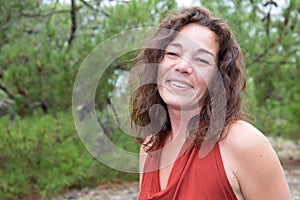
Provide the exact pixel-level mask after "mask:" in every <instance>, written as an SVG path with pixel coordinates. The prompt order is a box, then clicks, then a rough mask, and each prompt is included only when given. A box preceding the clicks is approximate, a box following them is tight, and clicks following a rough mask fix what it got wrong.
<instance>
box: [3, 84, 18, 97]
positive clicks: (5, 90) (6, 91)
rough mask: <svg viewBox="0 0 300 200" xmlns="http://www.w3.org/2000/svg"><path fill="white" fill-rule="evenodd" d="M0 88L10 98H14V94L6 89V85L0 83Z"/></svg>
mask: <svg viewBox="0 0 300 200" xmlns="http://www.w3.org/2000/svg"><path fill="white" fill-rule="evenodd" d="M0 90H2V91H3V92H4V93H5V94H6V95H7V96H8V97H9V98H10V99H14V98H15V97H14V95H12V94H11V93H10V92H9V91H8V89H7V88H6V87H4V86H3V85H1V83H0Z"/></svg>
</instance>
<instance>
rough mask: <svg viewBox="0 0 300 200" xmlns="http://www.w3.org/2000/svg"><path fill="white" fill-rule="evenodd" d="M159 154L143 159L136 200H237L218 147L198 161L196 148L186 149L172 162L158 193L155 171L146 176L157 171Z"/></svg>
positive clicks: (158, 187)
mask: <svg viewBox="0 0 300 200" xmlns="http://www.w3.org/2000/svg"><path fill="white" fill-rule="evenodd" d="M160 152H161V151H160V150H158V151H157V153H156V155H155V154H154V155H151V153H150V155H149V154H148V156H147V158H146V161H145V166H144V171H145V173H144V174H143V177H142V183H141V190H140V195H139V198H138V199H139V200H237V197H236V196H235V194H234V192H233V190H232V188H231V185H230V183H229V181H228V179H227V176H226V173H225V170H224V166H223V162H222V158H221V154H220V149H219V145H218V144H216V145H215V146H214V148H213V149H212V150H211V151H210V152H209V154H207V156H205V157H204V158H199V148H192V147H190V148H188V149H187V150H186V151H185V152H184V153H183V154H182V155H181V156H180V157H179V158H177V160H176V161H175V163H174V165H173V168H172V169H171V173H170V177H169V180H168V184H167V187H166V188H165V189H164V190H161V189H160V181H159V170H155V171H151V172H147V168H149V166H150V168H151V167H153V166H157V168H156V169H158V166H159V157H160Z"/></svg>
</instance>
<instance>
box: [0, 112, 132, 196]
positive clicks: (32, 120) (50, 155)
mask: <svg viewBox="0 0 300 200" xmlns="http://www.w3.org/2000/svg"><path fill="white" fill-rule="evenodd" d="M120 139H121V140H128V139H129V138H119V141H117V142H119V143H121V142H122V141H121V140H120ZM123 142H125V143H127V142H126V141H123ZM0 143H1V144H0V151H1V154H0V160H1V162H0V180H1V181H0V191H2V193H0V198H1V199H2V198H5V199H18V198H22V199H24V198H25V197H26V198H28V199H35V198H47V197H50V196H53V195H56V194H58V192H59V191H61V190H63V189H65V188H68V187H83V186H95V185H97V184H101V183H109V182H114V181H118V180H123V181H132V180H136V179H137V175H135V174H127V173H122V172H118V171H116V170H113V169H110V168H108V167H106V166H104V165H102V164H101V163H100V162H98V161H97V160H95V159H94V158H93V157H92V156H91V155H90V154H89V153H88V152H87V151H86V149H85V148H84V146H83V145H82V143H81V141H80V138H79V136H78V135H77V134H76V131H75V127H74V122H73V119H72V115H71V113H70V112H68V113H57V114H56V115H44V116H39V115H36V116H32V117H27V118H20V117H17V118H15V120H14V121H10V119H9V118H8V117H3V118H1V119H0Z"/></svg>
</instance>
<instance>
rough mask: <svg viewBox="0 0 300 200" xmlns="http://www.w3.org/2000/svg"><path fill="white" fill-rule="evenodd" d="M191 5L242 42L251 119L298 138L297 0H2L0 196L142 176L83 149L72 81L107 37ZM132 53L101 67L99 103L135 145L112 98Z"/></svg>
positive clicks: (110, 130) (108, 122) (120, 138)
mask: <svg viewBox="0 0 300 200" xmlns="http://www.w3.org/2000/svg"><path fill="white" fill-rule="evenodd" d="M190 5H203V6H206V7H207V8H209V9H210V10H211V11H212V12H213V13H214V14H215V15H216V16H218V17H221V18H223V19H225V21H226V22H227V23H228V24H229V25H230V27H231V28H232V30H233V32H234V33H235V35H236V37H237V40H238V42H239V43H240V45H241V46H242V48H243V50H244V53H245V58H246V63H247V77H248V85H247V93H246V94H245V96H244V99H245V102H246V103H247V107H248V110H249V112H250V113H251V114H252V116H253V121H252V123H253V124H254V125H255V126H256V127H258V128H259V129H260V130H262V132H263V133H265V134H266V135H267V136H269V137H270V138H273V139H272V140H275V141H277V139H276V138H281V139H283V140H289V141H297V140H299V139H300V103H299V102H300V87H299V85H300V78H299V77H300V22H299V21H300V19H299V14H300V2H299V0H274V1H272V0H214V1H204V0H198V1H196V0H195V1H179V0H178V1H175V0H167V1H166V0H140V1H139V0H64V1H62V0H12V1H6V0H0V199H49V198H55V197H56V196H57V195H59V194H60V193H62V192H64V191H67V190H70V189H72V188H84V187H95V186H98V185H102V184H110V183H120V182H121V183H122V182H134V181H137V180H138V175H137V174H130V173H124V172H119V171H116V170H113V169H110V168H108V167H106V166H105V165H103V164H101V163H100V162H99V161H97V160H96V159H94V158H93V157H92V156H91V155H90V154H89V153H88V151H87V150H86V149H85V148H84V146H83V145H82V143H81V141H80V138H79V137H78V135H77V133H76V129H75V125H74V121H73V117H72V108H71V107H72V90H73V83H74V80H75V77H76V73H77V71H78V69H79V67H80V64H81V63H82V61H83V60H84V58H85V57H86V56H87V55H88V54H89V52H90V51H91V50H92V49H93V48H95V47H96V46H97V45H98V44H99V43H101V41H103V40H105V39H107V38H109V37H111V36H113V35H115V34H118V33H120V32H121V31H126V30H130V29H133V28H138V27H149V26H151V27H152V26H157V25H158V22H159V21H160V20H161V19H162V18H164V17H165V16H166V15H167V14H168V13H169V12H170V10H173V9H176V8H178V7H182V6H190ZM112 48H113V47H112ZM133 55H134V52H130V53H128V54H126V55H123V56H122V57H120V58H118V59H116V60H115V61H114V62H113V63H112V64H111V66H110V67H109V68H108V70H106V71H105V74H104V75H103V76H102V78H101V80H100V82H99V86H98V89H97V95H96V99H95V103H96V110H97V115H98V116H99V122H100V124H101V127H102V128H103V130H105V132H106V134H107V136H108V137H109V138H110V139H111V141H113V142H114V143H115V144H116V145H118V146H119V147H121V148H124V149H126V150H129V151H133V152H137V151H138V149H139V147H138V145H137V144H135V143H134V142H133V141H132V139H131V138H130V137H129V136H128V135H127V134H123V133H122V131H121V130H120V129H119V127H118V123H116V122H115V120H116V119H115V118H114V116H113V109H114V107H113V106H112V104H111V95H112V91H113V90H114V87H115V85H116V83H117V81H118V79H119V77H120V76H121V75H122V73H123V72H126V71H128V70H129V69H130V67H131V59H132V56H133ZM99 63H100V65H101V61H99ZM99 67H101V66H99ZM103 67H105V66H103ZM283 145H285V143H282V144H279V145H278V148H283ZM294 145H295V144H294ZM297 145H298V146H299V143H296V146H297ZM286 159H287V160H288V159H290V158H286ZM293 159H294V158H293ZM295 168H298V169H299V168H300V166H299V165H296V166H295ZM297 180H299V179H297ZM297 183H298V184H299V181H298V182H297Z"/></svg>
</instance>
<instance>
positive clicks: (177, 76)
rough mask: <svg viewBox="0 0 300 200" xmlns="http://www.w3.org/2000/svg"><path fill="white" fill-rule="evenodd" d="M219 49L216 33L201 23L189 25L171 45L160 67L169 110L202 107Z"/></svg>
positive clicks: (161, 86) (160, 82)
mask: <svg viewBox="0 0 300 200" xmlns="http://www.w3.org/2000/svg"><path fill="white" fill-rule="evenodd" d="M218 50H219V46H218V43H217V41H216V35H215V33H214V32H212V31H211V30H209V29H208V28H206V27H204V26H200V25H198V24H189V25H187V26H185V27H184V28H183V29H182V30H181V31H180V32H179V33H178V35H177V36H176V37H175V38H174V40H173V41H172V42H170V44H169V45H168V46H167V48H166V51H165V55H164V58H163V60H162V61H161V63H160V65H159V68H158V91H159V94H160V96H161V97H162V99H163V100H164V101H165V103H166V104H167V106H168V108H169V109H170V108H173V109H179V110H182V109H185V110H186V109H195V108H199V107H201V105H200V104H201V100H203V97H204V96H205V95H206V94H207V91H208V89H207V88H208V87H207V85H208V84H209V82H210V80H211V78H212V76H213V74H214V72H215V71H216V70H217V68H216V63H217V53H218Z"/></svg>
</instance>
